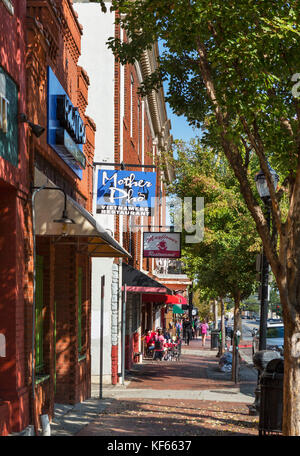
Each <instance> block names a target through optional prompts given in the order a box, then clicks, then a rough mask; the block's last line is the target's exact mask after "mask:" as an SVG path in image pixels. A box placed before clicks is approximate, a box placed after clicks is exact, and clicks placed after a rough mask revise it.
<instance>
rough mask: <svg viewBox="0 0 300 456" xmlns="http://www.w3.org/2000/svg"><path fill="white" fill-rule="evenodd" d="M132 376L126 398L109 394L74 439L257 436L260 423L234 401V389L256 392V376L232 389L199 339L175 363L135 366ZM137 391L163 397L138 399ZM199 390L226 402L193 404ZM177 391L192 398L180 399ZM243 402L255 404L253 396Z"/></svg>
mask: <svg viewBox="0 0 300 456" xmlns="http://www.w3.org/2000/svg"><path fill="white" fill-rule="evenodd" d="M208 344H209V340H208V341H207V346H208ZM131 374H132V376H131V381H130V384H129V386H128V387H127V388H126V391H125V395H123V393H124V391H123V392H122V397H114V394H113V395H112V399H111V400H110V406H109V407H108V408H107V409H105V410H104V412H102V413H101V414H100V415H99V417H98V418H97V419H96V420H95V421H93V422H92V423H90V424H88V425H87V426H86V427H85V428H84V429H82V430H81V431H80V432H78V433H77V434H76V435H77V436H201V435H202V436H238V435H240V436H247V435H249V436H250V435H258V430H257V421H258V418H257V417H253V416H250V415H249V413H248V407H247V403H246V402H234V401H233V400H232V398H233V397H234V394H237V393H236V389H237V386H238V387H239V389H240V390H241V389H244V390H245V391H252V392H253V391H254V389H255V375H254V376H252V377H251V376H250V377H249V376H246V378H245V379H242V380H241V382H240V383H239V384H238V385H235V384H234V383H233V382H232V381H231V379H230V374H226V373H221V372H218V358H216V352H211V351H208V350H207V349H206V350H204V349H203V348H202V346H201V343H200V340H192V341H191V342H190V345H189V346H184V345H183V354H182V357H181V360H180V361H179V362H176V361H173V362H165V361H162V362H160V361H156V362H154V361H150V362H149V361H148V362H145V364H141V365H138V366H136V367H135V369H134V371H133V372H132V373H131ZM141 390H147V393H149V394H150V392H153V396H155V394H157V393H161V396H160V397H159V398H157V397H153V398H152V397H148V395H149V394H147V396H146V394H145V397H141V394H138V393H139V391H140V393H142V391H141ZM199 390H201V391H204V392H205V391H206V390H209V391H214V392H215V393H218V392H220V393H223V395H222V398H224V394H226V393H227V394H228V401H227V400H225V401H224V400H220V401H218V400H213V401H212V400H195V399H193V392H195V391H199ZM172 391H173V395H172ZM180 391H182V392H186V393H189V394H191V397H190V398H188V399H182V398H180V397H178V396H179V392H180ZM164 392H165V395H164ZM126 393H127V394H128V396H127V397H126ZM135 393H136V395H135ZM170 395H171V396H172V397H169V396H170ZM174 396H175V397H174ZM176 396H177V397H176ZM247 402H248V403H249V402H250V403H251V402H253V400H252V397H251V400H250V401H247Z"/></svg>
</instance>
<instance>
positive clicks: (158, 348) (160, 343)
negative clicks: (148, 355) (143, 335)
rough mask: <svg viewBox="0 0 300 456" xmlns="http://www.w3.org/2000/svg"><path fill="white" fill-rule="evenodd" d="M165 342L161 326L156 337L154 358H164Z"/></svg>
mask: <svg viewBox="0 0 300 456" xmlns="http://www.w3.org/2000/svg"><path fill="white" fill-rule="evenodd" d="M164 342H165V338H164V336H163V335H162V330H161V329H160V328H159V329H158V330H157V335H156V336H155V338H154V357H153V359H154V360H155V359H159V360H160V361H161V360H162V357H163V354H164Z"/></svg>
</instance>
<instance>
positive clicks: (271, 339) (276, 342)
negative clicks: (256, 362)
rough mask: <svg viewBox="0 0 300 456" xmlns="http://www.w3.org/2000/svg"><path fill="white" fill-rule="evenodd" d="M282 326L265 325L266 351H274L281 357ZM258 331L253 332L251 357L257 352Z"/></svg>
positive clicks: (276, 324)
mask: <svg viewBox="0 0 300 456" xmlns="http://www.w3.org/2000/svg"><path fill="white" fill-rule="evenodd" d="M283 345H284V326H283V324H282V323H268V324H267V344H266V348H267V350H276V351H278V352H279V353H280V354H281V355H283ZM258 347H259V330H258V331H256V330H254V331H253V339H252V355H254V353H256V352H257V351H258V350H259V348H258Z"/></svg>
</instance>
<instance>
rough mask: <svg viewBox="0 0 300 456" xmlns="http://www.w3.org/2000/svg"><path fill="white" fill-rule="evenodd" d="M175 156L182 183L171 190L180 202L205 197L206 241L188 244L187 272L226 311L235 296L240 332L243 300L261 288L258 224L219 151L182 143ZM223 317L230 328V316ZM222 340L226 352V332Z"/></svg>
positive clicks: (185, 252)
mask: <svg viewBox="0 0 300 456" xmlns="http://www.w3.org/2000/svg"><path fill="white" fill-rule="evenodd" d="M174 155H175V156H177V158H176V159H174V163H173V167H174V169H176V179H175V181H174V182H173V183H172V184H170V185H169V187H168V191H169V192H170V193H171V194H176V195H177V196H179V197H180V198H183V197H196V196H199V195H201V196H202V197H204V200H205V228H204V239H203V241H202V242H200V243H195V244H194V243H193V244H188V243H184V244H183V248H182V251H183V258H184V262H185V266H186V270H187V273H188V275H189V276H190V277H193V281H194V283H196V285H197V287H199V288H200V289H201V290H202V295H206V297H207V298H210V299H218V300H219V301H220V304H221V308H223V309H224V298H225V297H226V296H230V297H232V299H233V300H234V303H235V306H234V330H235V331H236V330H237V329H238V328H239V327H240V323H241V321H240V302H241V299H244V298H246V297H248V296H249V295H250V294H251V292H252V291H253V287H254V285H255V283H256V267H255V262H256V253H257V252H258V251H259V243H258V236H257V233H256V230H255V226H254V223H253V221H252V219H251V216H250V214H249V213H248V211H247V208H246V206H245V203H244V202H243V200H242V198H241V195H240V192H239V190H238V187H237V184H236V180H235V179H234V177H233V174H232V171H231V169H230V167H229V166H228V164H227V162H226V161H224V160H222V157H221V156H219V155H216V153H215V152H214V150H212V149H210V148H203V147H201V145H200V144H199V140H198V141H195V140H194V141H192V142H191V143H190V145H189V146H187V145H186V144H185V143H183V142H181V141H177V142H176V143H175V150H174ZM194 199H195V198H194ZM175 211H176V208H175ZM194 212H195V211H194ZM221 316H222V322H223V323H224V312H222V313H221ZM222 336H223V337H222V340H223V343H222V348H223V350H224V345H225V330H224V327H223V330H222ZM221 351H222V350H221Z"/></svg>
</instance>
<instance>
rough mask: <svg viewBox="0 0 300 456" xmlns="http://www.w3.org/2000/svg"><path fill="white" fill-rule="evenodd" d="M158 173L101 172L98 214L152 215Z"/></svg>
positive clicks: (99, 176)
mask: <svg viewBox="0 0 300 456" xmlns="http://www.w3.org/2000/svg"><path fill="white" fill-rule="evenodd" d="M155 184H156V173H150V172H147V173H145V172H140V171H139V172H137V171H116V170H103V169H101V170H99V172H98V188H97V213H98V214H111V215H116V214H117V215H145V216H148V215H151V213H150V209H151V207H153V206H154V200H155Z"/></svg>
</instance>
